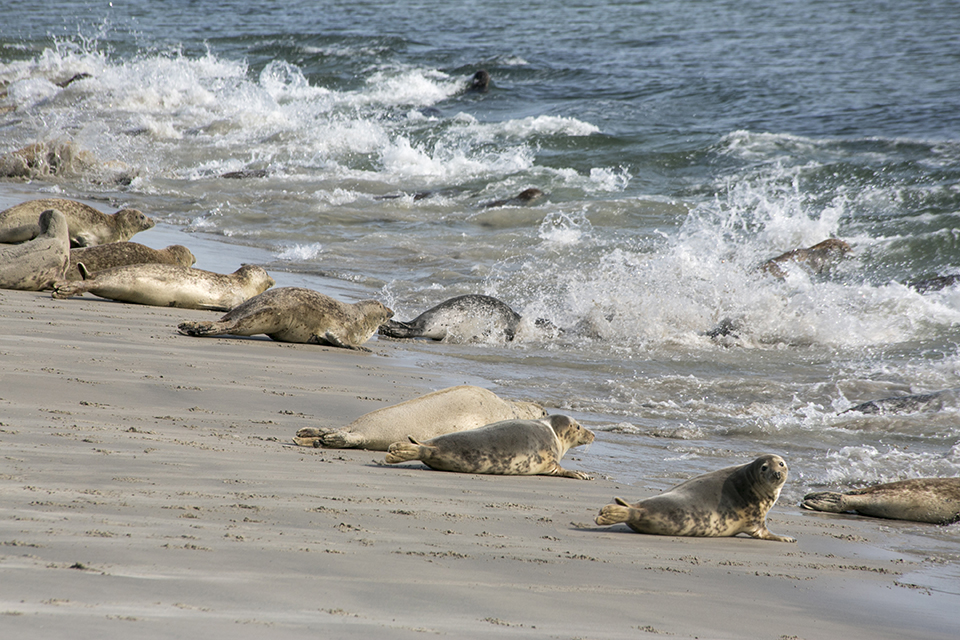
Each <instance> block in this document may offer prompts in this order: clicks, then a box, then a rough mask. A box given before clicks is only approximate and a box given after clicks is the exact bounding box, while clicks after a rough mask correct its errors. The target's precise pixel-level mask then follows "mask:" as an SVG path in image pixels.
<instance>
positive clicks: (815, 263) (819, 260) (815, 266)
mask: <svg viewBox="0 0 960 640" xmlns="http://www.w3.org/2000/svg"><path fill="white" fill-rule="evenodd" d="M851 251H853V249H851V248H850V245H849V244H847V243H846V242H844V241H843V240H838V239H837V238H828V239H827V240H824V241H823V242H820V243H817V244H815V245H813V246H812V247H807V248H806V249H794V250H793V251H787V252H786V253H783V254H780V255H779V256H777V257H776V258H771V259H770V260H767V261H766V262H765V263H763V265H762V266H761V267H760V269H761V270H762V271H764V272H765V273H769V274H770V275H772V276H773V277H775V278H785V277H786V275H787V272H786V271H784V269H783V266H782V265H783V264H784V263H787V262H795V263H797V264H800V265H803V266H804V267H805V268H807V269H809V270H810V271H812V272H813V273H817V274H820V273H824V272H825V271H828V270H829V269H830V267H831V266H833V265H834V264H835V263H836V262H838V261H839V260H841V259H842V258H844V257H846V255H847V254H848V253H850V252H851Z"/></svg>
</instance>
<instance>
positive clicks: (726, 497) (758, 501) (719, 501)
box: [596, 454, 796, 542]
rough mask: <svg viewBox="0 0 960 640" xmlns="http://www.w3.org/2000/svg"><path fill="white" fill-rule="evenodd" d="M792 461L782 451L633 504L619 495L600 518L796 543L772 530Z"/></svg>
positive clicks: (673, 532) (643, 528)
mask: <svg viewBox="0 0 960 640" xmlns="http://www.w3.org/2000/svg"><path fill="white" fill-rule="evenodd" d="M787 471H788V469H787V463H786V462H785V461H784V459H783V458H781V457H780V456H778V455H775V454H767V455H762V456H760V457H759V458H757V459H756V460H754V461H753V462H748V463H746V464H741V465H737V466H735V467H727V468H725V469H720V470H718V471H713V472H711V473H705V474H703V475H699V476H697V477H695V478H691V479H690V480H687V481H686V482H683V483H681V484H678V485H677V486H675V487H673V488H672V489H670V490H669V491H665V492H663V493H661V494H660V495H658V496H653V497H652V498H646V499H645V500H641V501H640V502H637V503H636V504H630V503H629V502H626V501H624V500H621V499H620V498H615V499H614V500H615V502H616V504H608V505H607V506H605V507H603V509H601V510H600V513H599V515H597V519H596V522H597V524H599V525H610V524H617V523H620V522H625V523H626V524H627V526H628V527H630V528H631V529H633V530H634V531H636V532H638V533H649V534H656V535H668V536H704V537H723V536H735V535H737V534H738V533H746V534H748V535H750V536H752V537H754V538H759V539H761V540H776V541H778V542H796V539H794V538H791V537H789V536H781V535H777V534H775V533H773V532H772V531H770V530H769V529H767V524H766V520H767V512H768V511H769V510H770V507H772V506H773V505H774V503H775V502H776V501H777V498H779V497H780V490H781V489H782V488H783V485H784V483H785V482H786V481H787Z"/></svg>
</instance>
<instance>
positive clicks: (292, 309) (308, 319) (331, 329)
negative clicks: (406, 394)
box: [177, 287, 393, 351]
mask: <svg viewBox="0 0 960 640" xmlns="http://www.w3.org/2000/svg"><path fill="white" fill-rule="evenodd" d="M392 315H393V311H391V310H390V309H388V308H387V307H385V306H383V305H382V304H381V303H380V302H377V301H376V300H361V301H360V302H355V303H353V304H349V303H345V302H340V301H339V300H334V299H333V298H331V297H330V296H327V295H324V294H322V293H318V292H316V291H313V290H311V289H303V288H300V287H281V288H279V289H274V290H273V291H268V292H266V293H261V294H260V295H258V296H255V297H253V298H251V299H250V300H247V301H246V302H245V303H243V304H241V305H239V306H237V307H236V308H234V309H232V310H231V311H230V312H229V313H227V314H226V315H225V316H223V317H222V318H220V320H218V321H217V322H181V323H180V325H179V326H178V327H177V328H178V330H179V331H180V333H182V334H184V335H187V336H218V335H223V334H232V335H237V336H252V335H256V334H258V333H265V334H267V335H268V336H269V337H270V338H271V339H273V340H277V341H280V342H301V343H309V344H323V345H330V346H333V347H345V348H348V349H356V350H358V351H369V349H366V348H364V347H362V346H361V345H362V344H363V343H364V342H366V341H367V340H369V339H370V338H371V337H373V334H375V333H376V332H377V327H379V326H380V325H381V324H383V323H384V322H386V321H387V320H388V319H389V318H390V316H392Z"/></svg>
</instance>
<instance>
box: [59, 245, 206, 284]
mask: <svg viewBox="0 0 960 640" xmlns="http://www.w3.org/2000/svg"><path fill="white" fill-rule="evenodd" d="M196 261H197V259H196V258H195V257H194V255H193V253H191V252H190V249H187V248H186V247H185V246H183V245H182V244H172V245H170V246H169V247H167V248H166V249H152V248H150V247H147V246H144V245H142V244H138V243H136V242H111V243H110V244H98V245H94V246H92V247H80V248H77V249H71V250H70V264H69V266H68V267H67V273H66V275H65V278H66V279H67V280H82V279H83V276H82V275H81V274H80V269H79V267H77V263H79V262H82V263H83V266H84V267H86V268H87V272H89V273H94V272H96V271H103V270H104V269H112V268H113V267H122V266H124V265H128V264H151V263H157V264H178V265H180V266H181V267H190V266H192V265H193V263H194V262H196Z"/></svg>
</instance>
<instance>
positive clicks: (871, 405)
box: [840, 387, 960, 415]
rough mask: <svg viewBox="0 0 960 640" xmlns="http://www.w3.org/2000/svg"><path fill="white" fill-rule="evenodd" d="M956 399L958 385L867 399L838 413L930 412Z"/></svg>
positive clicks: (958, 391) (959, 389)
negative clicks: (925, 391)
mask: <svg viewBox="0 0 960 640" xmlns="http://www.w3.org/2000/svg"><path fill="white" fill-rule="evenodd" d="M958 400H960V387H957V388H953V389H941V390H940V391H932V392H930V393H915V394H912V395H908V396H894V397H892V398H881V399H879V400H869V401H867V402H864V403H862V404H858V405H857V406H855V407H850V408H849V409H847V410H846V411H841V412H840V413H841V414H844V413H850V412H851V411H856V412H858V413H866V414H880V415H883V414H889V413H917V412H920V411H931V412H932V411H940V410H941V409H943V407H944V406H947V405H950V404H953V405H956V404H957V402H958Z"/></svg>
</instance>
